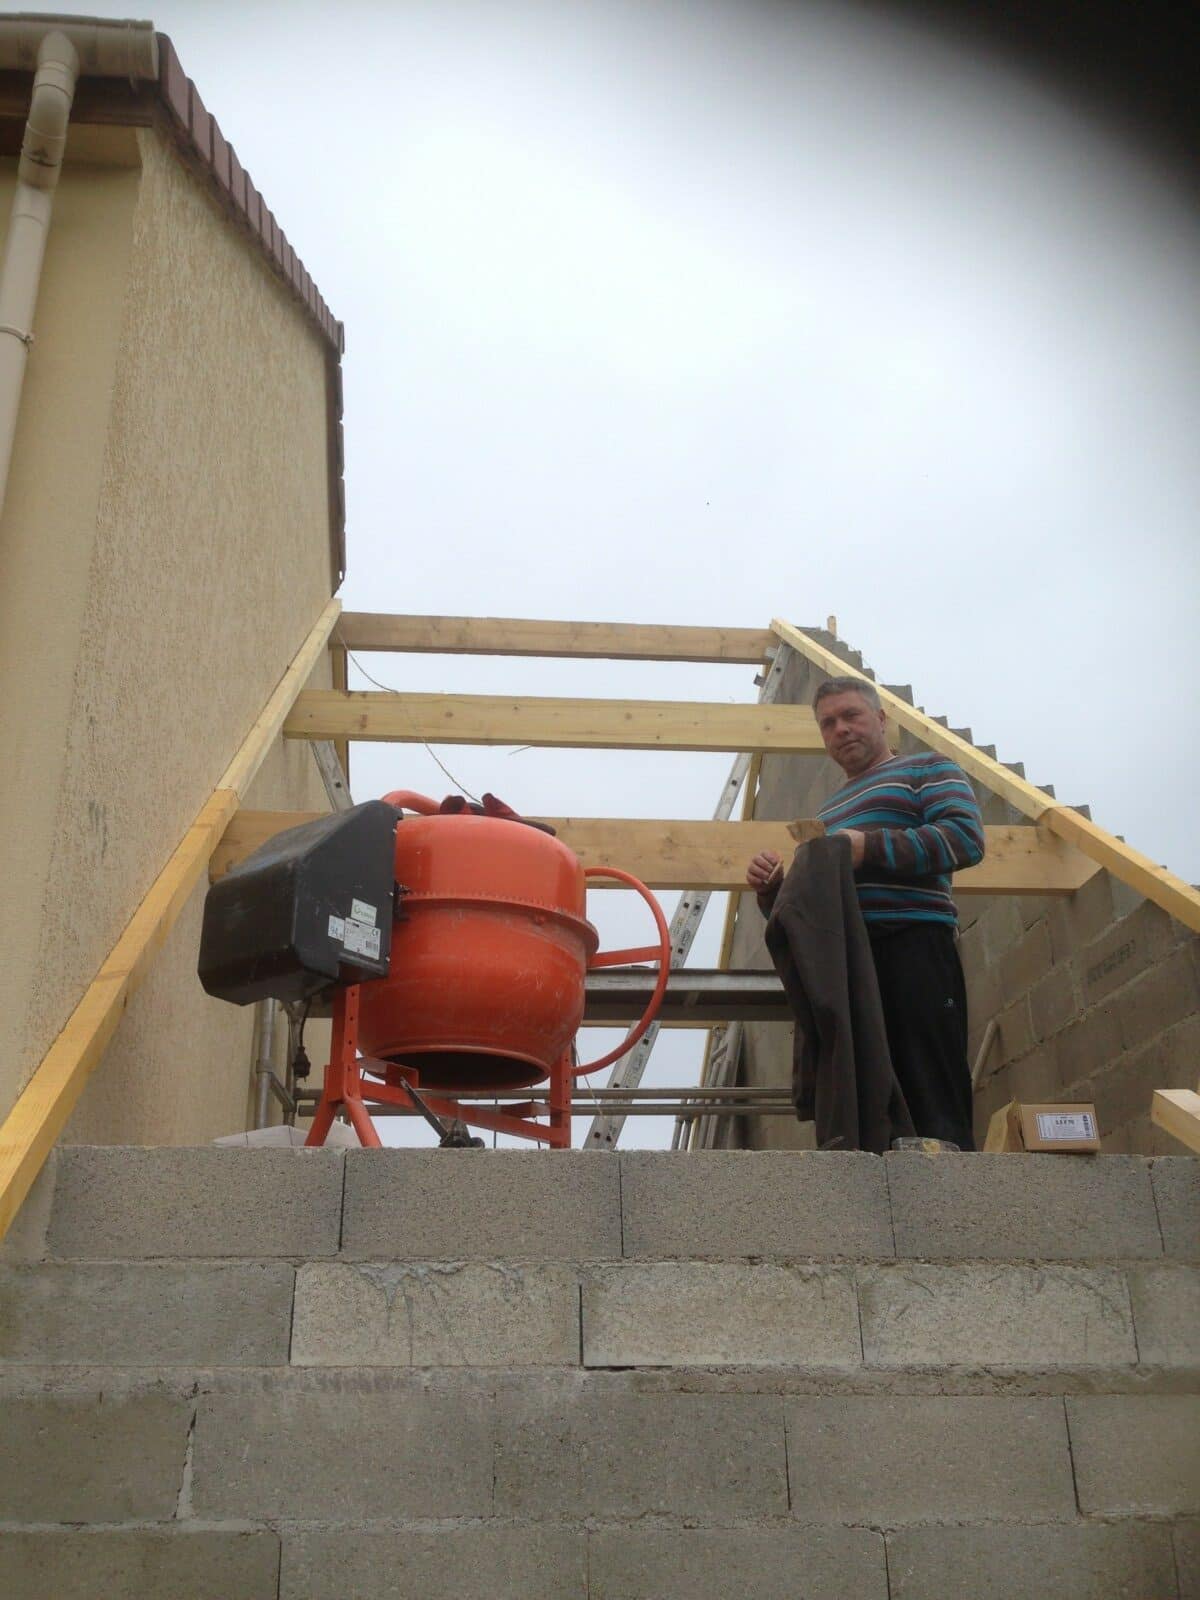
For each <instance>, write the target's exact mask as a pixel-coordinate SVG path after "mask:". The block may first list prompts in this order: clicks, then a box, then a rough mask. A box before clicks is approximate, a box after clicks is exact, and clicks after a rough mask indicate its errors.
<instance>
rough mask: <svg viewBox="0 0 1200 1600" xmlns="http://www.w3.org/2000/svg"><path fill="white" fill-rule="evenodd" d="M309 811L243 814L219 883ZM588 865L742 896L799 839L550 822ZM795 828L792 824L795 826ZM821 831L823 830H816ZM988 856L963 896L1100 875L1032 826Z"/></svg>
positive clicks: (648, 823) (959, 878) (216, 870)
mask: <svg viewBox="0 0 1200 1600" xmlns="http://www.w3.org/2000/svg"><path fill="white" fill-rule="evenodd" d="M317 815H319V813H317V812H310V811H292V812H289V811H242V812H239V814H238V815H237V816H236V817H235V818H233V820H232V821H231V822H230V825H229V827H228V828H227V829H226V832H225V837H224V838H223V839H222V840H221V843H220V845H219V846H218V847H217V850H216V851H215V853H214V855H213V860H212V867H211V875H212V877H213V878H214V879H216V878H219V877H220V876H222V874H224V873H226V872H228V871H229V868H230V867H231V866H234V865H236V863H237V862H239V861H243V860H245V858H246V856H248V855H249V854H250V852H251V851H252V850H257V849H258V847H259V845H262V844H265V843H266V842H267V840H268V839H271V838H273V837H274V836H275V834H277V833H279V832H281V831H282V829H284V828H288V827H294V826H296V825H297V824H298V823H301V822H308V821H311V820H312V818H313V817H315V816H317ZM539 820H541V821H545V822H549V823H551V824H552V826H553V827H554V828H555V829H556V830H557V833H558V837H559V838H560V839H561V840H562V841H563V843H564V844H566V845H569V846H570V848H571V849H572V850H574V851H575V853H576V855H578V857H579V858H580V860H581V861H582V862H583V864H584V866H589V867H590V866H597V867H602V866H613V867H622V868H624V870H625V871H626V872H632V873H633V874H634V876H635V877H638V878H641V879H642V881H643V883H646V884H649V886H650V887H651V888H652V889H724V890H733V891H735V892H744V891H745V889H746V882H745V874H746V863H747V862H748V861H749V860H750V857H751V856H753V855H756V854H757V853H758V851H760V850H777V851H778V852H779V854H780V855H781V856H783V857H784V859H785V860H788V859H790V857H791V853H792V851H793V850H794V849H795V848H796V841H795V840H794V839H793V838H792V837H791V836H790V834H789V832H788V825H787V824H785V823H782V822H693V821H669V820H659V819H652V820H646V819H643V818H633V819H629V818H625V819H617V818H609V817H545V818H541V819H539ZM793 826H794V825H793ZM813 829H814V831H820V824H815V825H813ZM985 831H986V833H987V855H986V856H985V857H984V860H983V861H982V863H981V864H980V865H979V866H978V867H972V868H971V869H970V871H968V872H960V873H958V874H957V875H956V877H955V880H954V883H955V892H956V893H961V894H1045V895H1067V894H1072V893H1074V891H1075V890H1076V889H1078V888H1079V887H1080V885H1081V884H1083V883H1086V881H1087V879H1088V878H1089V877H1090V876H1091V875H1092V874H1093V873H1094V872H1097V871H1098V870H1099V868H1098V867H1097V866H1096V865H1095V864H1094V863H1093V862H1091V861H1089V860H1088V859H1087V857H1086V856H1083V855H1081V854H1080V853H1079V852H1078V851H1077V850H1072V849H1071V848H1070V847H1069V846H1067V845H1064V844H1062V843H1061V841H1059V840H1056V839H1050V838H1047V837H1045V836H1044V835H1041V834H1039V833H1038V830H1037V829H1036V828H1030V827H990V828H987V829H986V830H985Z"/></svg>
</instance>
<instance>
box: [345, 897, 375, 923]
mask: <svg viewBox="0 0 1200 1600" xmlns="http://www.w3.org/2000/svg"><path fill="white" fill-rule="evenodd" d="M350 915H351V916H352V917H353V918H354V920H355V922H365V923H366V925H367V927H368V928H373V927H374V926H375V924H376V923H377V922H378V921H379V913H378V912H377V911H376V909H375V907H374V906H370V905H368V904H367V902H366V901H365V900H351V902H350Z"/></svg>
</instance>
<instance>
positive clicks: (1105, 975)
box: [1078, 900, 1175, 1006]
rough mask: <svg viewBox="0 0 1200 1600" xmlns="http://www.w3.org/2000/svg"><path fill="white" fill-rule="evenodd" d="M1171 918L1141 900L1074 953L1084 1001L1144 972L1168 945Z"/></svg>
mask: <svg viewBox="0 0 1200 1600" xmlns="http://www.w3.org/2000/svg"><path fill="white" fill-rule="evenodd" d="M1174 943H1175V933H1174V929H1173V927H1172V923H1171V919H1170V917H1169V916H1168V915H1167V913H1166V912H1165V911H1163V910H1162V908H1161V907H1160V906H1156V905H1154V904H1153V903H1152V902H1151V901H1149V900H1144V901H1142V903H1141V905H1139V906H1138V908H1137V910H1136V911H1132V912H1130V914H1129V915H1128V916H1126V917H1122V918H1121V920H1120V921H1119V922H1114V923H1113V925H1112V926H1111V927H1110V928H1106V929H1105V931H1104V932H1103V933H1102V934H1101V935H1100V937H1099V938H1098V939H1093V940H1092V942H1091V943H1090V944H1087V945H1084V947H1083V948H1082V949H1081V950H1080V951H1079V953H1078V964H1079V975H1080V985H1081V988H1082V991H1083V1000H1084V1004H1085V1005H1089V1006H1093V1005H1096V1004H1097V1002H1098V1001H1100V1000H1103V999H1105V998H1106V997H1107V996H1108V995H1110V994H1112V993H1113V992H1114V991H1115V990H1117V989H1120V988H1122V987H1123V986H1124V985H1125V984H1127V983H1128V982H1129V981H1130V980H1131V979H1132V978H1136V977H1137V975H1138V973H1140V972H1145V971H1146V970H1147V968H1149V967H1152V966H1153V965H1154V964H1155V962H1157V961H1159V960H1161V959H1162V957H1163V956H1165V955H1166V954H1167V952H1168V951H1169V950H1170V949H1171V948H1172V946H1173V945H1174Z"/></svg>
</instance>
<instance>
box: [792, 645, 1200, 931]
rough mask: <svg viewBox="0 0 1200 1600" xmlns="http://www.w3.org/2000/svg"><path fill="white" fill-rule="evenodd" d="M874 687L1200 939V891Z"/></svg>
mask: <svg viewBox="0 0 1200 1600" xmlns="http://www.w3.org/2000/svg"><path fill="white" fill-rule="evenodd" d="M771 631H772V632H773V633H775V634H776V635H777V636H778V637H779V638H780V639H783V640H786V642H787V643H788V644H790V645H791V646H792V648H793V649H795V650H798V651H799V652H800V654H801V655H802V656H804V657H806V659H807V660H809V661H811V662H812V663H813V664H814V665H815V666H818V667H820V668H821V669H822V670H823V671H825V672H827V673H828V674H829V676H830V677H831V678H832V677H850V678H865V677H866V673H864V672H858V671H856V670H855V669H854V668H853V667H850V666H848V665H847V664H846V662H844V661H843V660H842V659H841V657H840V656H836V655H834V653H833V651H832V650H827V649H826V648H825V646H824V645H822V644H818V643H817V641H816V640H815V639H811V638H809V636H808V634H806V633H804V632H803V631H802V630H801V629H799V628H797V627H795V626H794V625H793V624H792V623H790V622H781V621H779V620H778V619H776V620H775V621H774V622H772V624H771ZM874 687H875V690H876V693H877V694H878V695H879V700H880V704H881V705H882V706H883V708H884V710H885V711H886V712H887V714H888V716H889V718H890V719H891V720H892V721H894V722H895V723H897V724H898V725H899V726H900V727H901V728H907V730H908V731H909V732H910V733H912V734H915V736H916V737H917V738H918V739H919V740H920V741H921V743H922V744H924V745H927V746H928V747H929V748H930V749H931V750H937V751H940V752H941V754H942V755H946V756H949V757H950V759H951V760H952V761H956V762H957V763H958V765H959V766H960V767H961V768H962V769H963V771H964V772H966V773H968V774H969V775H970V776H971V777H972V778H977V779H978V780H979V781H980V783H982V784H984V785H985V787H986V788H988V789H990V790H991V791H992V793H993V794H998V795H1002V796H1003V798H1004V799H1005V800H1007V801H1008V802H1009V804H1010V805H1013V806H1015V807H1016V808H1017V810H1018V811H1020V812H1022V813H1023V814H1024V815H1025V816H1027V817H1032V818H1033V819H1034V820H1035V821H1036V822H1037V823H1038V825H1039V827H1040V828H1042V829H1043V831H1045V832H1047V833H1050V834H1053V835H1054V836H1055V837H1057V838H1059V839H1063V840H1065V841H1066V842H1067V843H1068V844H1071V845H1074V846H1075V847H1076V848H1077V849H1078V850H1080V851H1082V852H1083V854H1085V855H1086V856H1088V857H1089V859H1090V860H1092V861H1095V862H1097V863H1098V865H1100V866H1102V867H1104V868H1106V869H1107V870H1108V871H1109V872H1111V873H1112V875H1113V877H1114V878H1120V880H1121V882H1122V883H1127V884H1129V886H1130V887H1131V888H1133V889H1136V890H1137V892H1138V893H1139V894H1141V895H1145V897H1146V899H1147V900H1153V901H1154V903H1155V904H1156V905H1159V906H1161V907H1162V909H1163V910H1164V911H1166V912H1168V913H1169V914H1170V915H1171V916H1172V917H1175V918H1176V919H1177V921H1179V922H1182V923H1183V925H1184V927H1186V928H1191V929H1192V931H1193V932H1194V933H1200V890H1197V889H1195V888H1193V887H1192V885H1191V884H1190V883H1185V882H1184V880H1183V879H1182V878H1180V877H1177V876H1176V875H1175V873H1173V872H1168V871H1167V869H1166V868H1165V867H1160V866H1158V865H1157V864H1156V863H1155V862H1153V861H1151V860H1150V858H1149V856H1144V855H1143V854H1142V853H1141V851H1140V850H1134V849H1132V848H1131V847H1130V846H1129V845H1127V844H1126V843H1125V842H1124V841H1123V840H1122V839H1118V838H1117V837H1116V835H1115V834H1111V833H1108V832H1107V831H1106V830H1105V829H1104V828H1101V827H1099V826H1098V825H1097V824H1096V823H1094V822H1091V821H1089V820H1088V818H1087V817H1085V816H1083V815H1082V814H1081V813H1080V812H1078V811H1076V810H1074V809H1073V808H1072V807H1071V806H1062V805H1059V804H1058V803H1057V801H1055V800H1052V799H1051V798H1050V796H1049V795H1048V794H1045V793H1044V792H1043V791H1042V790H1041V789H1039V788H1037V787H1036V786H1035V785H1034V784H1032V783H1028V782H1027V781H1026V780H1025V779H1024V778H1019V777H1018V776H1017V775H1016V773H1015V772H1010V771H1009V770H1008V768H1007V767H1005V766H1002V765H1001V764H1000V762H998V761H995V760H993V758H992V757H991V756H988V755H985V754H984V753H983V751H982V750H977V749H976V748H975V746H974V745H973V744H968V743H967V741H966V740H965V739H961V738H959V736H958V734H956V733H951V732H950V730H949V729H948V728H943V727H942V726H941V724H940V723H938V722H935V721H934V720H933V718H932V717H929V716H926V715H925V713H924V712H923V711H918V710H917V709H916V707H915V706H910V705H909V704H908V703H907V702H906V701H904V700H901V699H900V697H899V696H898V695H894V694H892V693H891V692H890V691H889V690H887V689H885V688H884V687H883V686H882V684H878V683H876V684H875V685H874Z"/></svg>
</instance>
